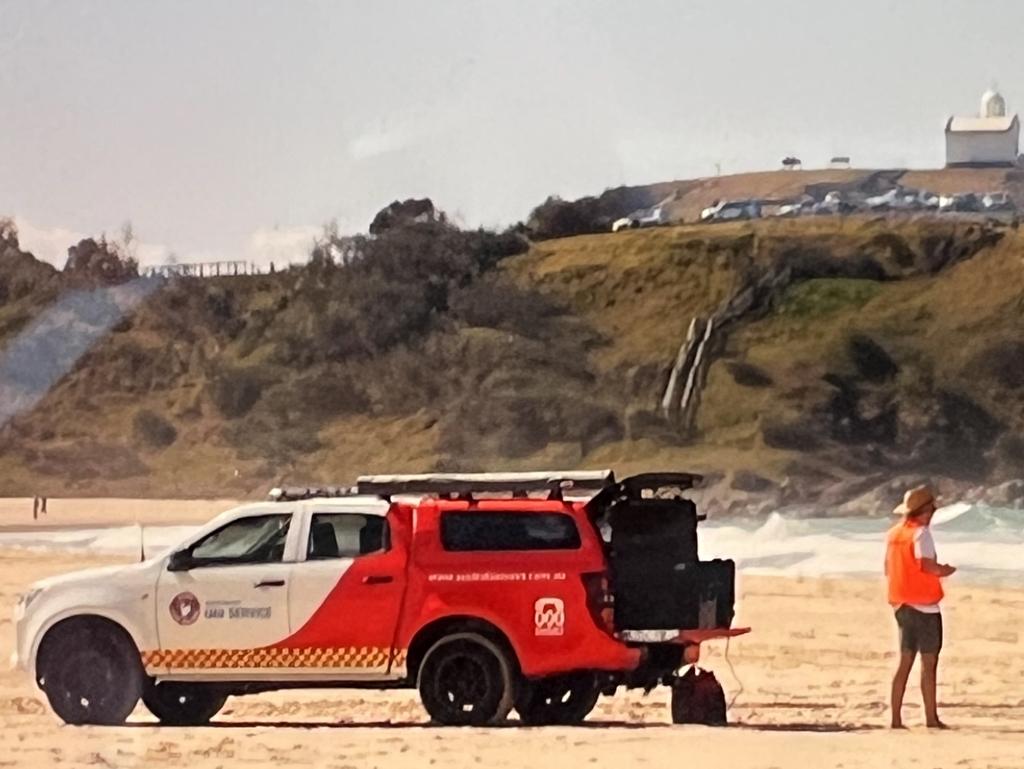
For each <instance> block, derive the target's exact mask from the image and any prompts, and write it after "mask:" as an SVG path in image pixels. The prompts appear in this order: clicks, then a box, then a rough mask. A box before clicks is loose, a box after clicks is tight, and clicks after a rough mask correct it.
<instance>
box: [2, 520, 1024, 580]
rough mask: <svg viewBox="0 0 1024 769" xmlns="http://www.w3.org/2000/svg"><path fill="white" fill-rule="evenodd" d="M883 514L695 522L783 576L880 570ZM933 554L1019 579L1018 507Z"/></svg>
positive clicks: (157, 529)
mask: <svg viewBox="0 0 1024 769" xmlns="http://www.w3.org/2000/svg"><path fill="white" fill-rule="evenodd" d="M893 520H894V519H890V518H885V519H883V518H786V517H783V516H782V515H779V514H778V513H772V514H771V515H770V516H769V517H768V518H767V519H766V520H764V521H744V522H741V523H736V522H733V521H728V522H726V521H715V520H709V521H707V522H705V523H704V524H702V525H701V528H700V554H701V558H703V559H709V558H732V559H733V560H735V561H736V565H737V568H738V569H739V570H740V572H741V573H744V574H765V575H778V576H789V577H801V576H802V577H841V576H879V577H880V576H881V574H882V561H883V558H884V554H885V532H886V530H887V529H888V527H889V526H891V525H892V523H893ZM194 530H195V527H193V526H147V527H146V528H145V530H144V531H142V532H141V533H140V529H139V527H138V526H135V525H131V526H119V527H111V528H93V529H87V528H82V529H62V530H45V529H39V530H35V531H19V532H3V531H0V547H22V548H31V549H38V550H67V551H93V552H103V553H113V554H120V555H135V554H138V553H140V552H141V546H142V542H143V541H144V543H145V553H146V555H147V556H152V555H155V554H157V553H159V552H161V551H163V550H166V549H167V548H169V547H172V546H173V545H175V544H176V543H178V542H180V541H182V540H183V539H185V538H186V537H187V536H188V535H189V533H190V532H192V531H194ZM932 533H933V535H934V537H935V543H936V549H937V551H938V556H939V560H940V561H943V562H946V563H951V564H953V565H954V566H957V567H958V569H959V572H958V574H957V575H956V577H954V579H959V580H964V581H967V582H973V583H985V584H999V585H1003V586H1007V587H1012V586H1016V587H1024V510H1008V509H1002V508H992V507H986V506H983V505H967V504H954V505H950V506H948V507H944V508H942V509H941V510H939V511H938V513H936V515H935V519H934V520H933V522H932Z"/></svg>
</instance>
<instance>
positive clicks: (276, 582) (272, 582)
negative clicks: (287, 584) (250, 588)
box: [254, 579, 284, 587]
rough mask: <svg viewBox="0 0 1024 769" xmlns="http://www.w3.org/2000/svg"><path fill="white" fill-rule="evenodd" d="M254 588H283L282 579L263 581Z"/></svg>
mask: <svg viewBox="0 0 1024 769" xmlns="http://www.w3.org/2000/svg"><path fill="white" fill-rule="evenodd" d="M254 587H284V580H283V579H265V580H262V581H261V582H257V583H256V584H255V585H254Z"/></svg>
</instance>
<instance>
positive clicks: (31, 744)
mask: <svg viewBox="0 0 1024 769" xmlns="http://www.w3.org/2000/svg"><path fill="white" fill-rule="evenodd" d="M28 501H29V504H31V500H28ZM218 504H219V503H202V504H201V503H185V506H184V507H178V508H177V510H178V512H177V513H176V514H175V515H170V516H169V517H168V512H169V511H168V510H162V511H161V512H162V513H164V516H163V517H161V518H160V520H163V521H169V522H174V523H186V522H195V521H197V520H202V519H204V518H205V517H207V516H208V515H209V514H210V513H212V512H215V511H216V510H218V509H223V505H221V506H220V507H218ZM87 507H88V506H87ZM115 507H116V505H110V504H105V505H99V506H96V505H94V506H93V508H92V509H93V512H92V513H90V512H89V511H88V510H86V509H85V508H83V509H82V510H80V511H79V512H78V513H77V514H76V513H73V512H72V511H71V508H70V507H69V510H68V511H66V513H65V514H60V513H59V512H58V510H57V508H51V510H53V511H54V512H53V513H52V517H51V518H50V520H49V521H48V524H49V525H61V522H62V521H63V525H67V524H68V518H72V519H74V520H73V521H71V523H77V524H81V523H83V522H85V519H87V520H88V523H89V524H90V525H112V524H116V523H118V522H121V523H124V522H126V520H125V518H124V517H122V515H125V514H126V513H125V512H124V511H126V510H128V509H129V508H131V509H133V510H134V509H139V506H138V504H134V505H124V508H123V510H120V511H115V510H114V508H115ZM149 509H153V506H150V508H149ZM96 511H99V512H96ZM103 511H105V513H104V512H103ZM28 513H29V518H30V517H31V506H29V508H28ZM101 513H102V514H101ZM17 517H18V518H19V521H17V522H15V521H13V520H12V518H11V517H10V516H5V520H4V523H5V524H6V525H7V526H11V525H14V524H15V523H18V524H20V523H22V521H21V520H20V519H21V518H23V517H24V515H23V511H21V509H20V508H19V512H18V516H17ZM131 520H132V519H130V518H129V519H127V521H131ZM123 558H124V556H120V557H118V556H113V555H100V554H92V553H74V552H66V551H48V550H38V549H13V548H12V549H5V550H0V659H2V660H4V661H6V660H7V659H8V658H9V656H10V653H11V651H12V647H13V626H12V623H11V612H12V609H13V604H14V600H15V596H16V594H17V593H18V592H19V591H21V590H22V589H24V588H25V586H26V585H28V584H29V583H30V582H32V581H33V580H36V579H39V578H42V577H44V576H48V575H51V574H57V573H61V572H67V571H71V570H73V569H77V568H84V567H88V566H94V565H100V564H105V563H113V562H118V560H123ZM739 588H740V601H739V616H738V622H739V623H741V624H745V625H746V624H749V625H751V626H753V628H754V632H753V633H752V634H750V635H749V636H746V637H743V638H739V639H735V640H733V641H732V643H731V645H730V646H729V648H728V659H726V657H725V652H726V649H725V644H724V643H722V642H718V643H715V644H709V645H707V646H706V647H705V658H704V664H705V665H706V666H707V667H710V668H711V669H713V670H715V671H716V672H717V673H718V675H719V677H720V679H721V681H722V683H723V685H724V686H725V688H726V691H727V695H728V696H729V697H730V698H731V699H734V702H733V705H732V708H731V710H730V718H731V720H732V722H733V724H732V725H731V726H730V727H729V728H726V729H712V728H707V727H690V726H674V725H672V724H671V723H670V721H669V714H668V706H667V693H666V692H663V691H656V692H654V693H652V694H650V695H648V696H644V695H642V693H639V692H631V693H629V694H625V693H622V694H620V695H618V696H616V697H614V698H605V699H603V700H602V702H601V704H600V705H599V707H598V709H597V710H596V711H595V712H594V713H593V714H592V716H591V717H590V719H589V720H588V722H587V723H586V724H585V725H584V726H582V727H575V728H565V727H559V728H550V727H549V728H531V729H526V728H521V727H519V726H518V725H517V724H516V722H514V721H513V722H510V725H509V726H508V727H504V728H491V729H443V728H435V727H431V726H429V725H428V724H427V723H426V719H425V715H424V712H423V710H422V708H421V706H420V703H419V700H418V698H417V696H416V694H415V693H414V692H412V691H401V692H366V691H342V690H337V691H334V690H314V691H286V692H278V693H271V694H263V695H256V696H251V697H244V698H234V699H232V700H230V701H229V702H228V705H227V706H226V708H225V709H224V711H223V712H222V713H221V714H220V715H219V716H218V717H217V719H216V720H215V723H214V724H213V725H211V726H209V727H204V728H167V727H159V726H157V725H156V724H155V722H154V720H153V719H152V717H150V716H149V715H148V714H147V713H145V712H144V710H143V709H142V708H141V707H140V708H139V710H138V711H137V712H136V713H135V715H134V716H133V717H132V719H131V723H130V724H129V725H128V726H126V727H123V728H94V727H67V726H63V725H61V724H60V723H59V722H58V721H57V720H56V718H55V717H54V716H53V715H52V714H51V713H50V712H49V709H48V707H47V705H46V703H45V699H44V697H43V696H42V695H41V694H40V693H39V692H38V691H36V690H35V689H34V688H33V686H32V685H31V682H29V681H28V680H26V679H25V678H24V676H23V675H22V674H21V673H19V672H17V671H12V670H8V669H6V667H5V668H4V669H3V672H2V673H0V766H16V767H30V766H31V767H41V766H57V767H78V766H94V767H95V766H98V767H137V766H147V767H150V766H182V765H187V766H189V767H191V768H192V769H214V767H220V766H235V765H245V766H251V767H261V766H267V767H269V766H318V767H319V766H323V767H330V768H332V769H344V768H346V767H353V768H355V767H359V768H360V769H363V768H364V767H417V769H420V768H421V767H424V766H439V767H445V769H458V768H459V767H474V766H483V767H543V766H550V765H552V763H553V762H555V761H557V762H558V763H559V764H561V765H564V766H567V767H570V766H571V767H575V766H632V765H636V766H649V767H678V766H680V765H697V766H701V767H709V768H711V769H715V768H717V767H722V769H725V768H726V767H728V769H741V768H742V767H759V768H760V769H765V768H767V767H779V768H782V767H795V766H799V767H814V769H820V768H822V767H844V769H856V768H858V767H880V766H898V767H904V766H905V767H915V768H917V769H928V768H929V767H1006V768H1007V769H1009V768H1010V767H1020V766H1021V765H1022V764H1024V759H1022V756H1024V714H1022V713H1024V648H1022V646H1021V637H1022V631H1024V590H1020V589H1015V588H1010V587H998V586H984V587H981V586H976V585H972V584H969V583H966V582H958V581H957V580H956V579H954V580H952V581H951V582H950V583H949V586H948V594H949V596H948V603H947V607H946V614H945V616H946V631H947V633H946V637H947V646H946V650H945V651H944V654H943V657H942V660H943V661H942V667H941V669H940V683H939V697H940V702H941V707H942V709H943V716H944V718H945V719H946V721H947V722H948V723H949V724H950V725H951V726H952V727H953V728H952V729H950V730H949V731H947V732H942V733H936V732H931V731H927V730H925V729H924V728H923V726H922V725H921V722H922V720H923V719H922V714H921V709H920V706H919V694H918V691H917V689H916V685H917V677H916V674H915V675H914V677H913V678H912V688H911V690H910V691H909V692H908V704H907V707H906V711H905V719H906V721H907V723H908V725H909V726H910V729H909V731H907V732H903V733H893V732H891V731H890V730H888V729H887V728H885V727H886V724H887V721H888V714H887V712H886V705H885V703H886V700H887V697H888V692H887V690H888V682H889V677H890V675H891V668H892V667H893V665H894V659H895V652H894V648H895V627H894V623H893V620H892V617H891V613H890V611H889V609H888V607H887V606H886V605H885V603H884V600H883V598H882V589H881V585H880V582H879V581H873V580H864V579H800V578H783V577H765V576H749V575H744V576H742V577H741V581H740V585H739ZM730 665H731V669H730Z"/></svg>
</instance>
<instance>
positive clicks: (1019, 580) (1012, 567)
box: [700, 504, 1024, 586]
mask: <svg viewBox="0 0 1024 769" xmlns="http://www.w3.org/2000/svg"><path fill="white" fill-rule="evenodd" d="M893 522H894V519H877V518H799V519H792V518H784V517H783V516H781V515H779V514H777V513H773V514H772V515H770V516H769V517H768V519H767V520H766V521H764V523H761V524H757V523H746V524H740V525H736V524H731V523H716V522H712V521H709V522H708V523H706V524H705V525H704V526H703V527H702V528H701V535H700V547H701V557H702V558H733V559H734V560H735V561H736V565H737V567H738V568H739V569H740V570H741V571H742V572H744V573H748V574H773V575H780V576H806V577H823V576H867V575H873V576H880V575H881V574H882V562H883V559H884V555H885V545H884V542H885V532H886V530H887V529H888V527H889V526H891V525H892V524H893ZM932 532H933V534H934V537H935V542H936V549H937V551H938V555H939V559H940V560H941V561H944V562H948V563H952V564H954V565H955V566H957V567H958V568H959V570H960V573H959V577H960V578H962V579H965V580H969V581H972V582H979V581H981V582H998V583H1000V584H1007V585H1019V586H1024V557H1022V556H1021V553H1022V545H1024V511H1020V510H1006V509H1001V508H991V507H985V506H981V505H966V504H955V505H950V506H949V507H946V508H943V509H942V510H940V511H939V512H938V513H936V515H935V518H934V520H933V521H932Z"/></svg>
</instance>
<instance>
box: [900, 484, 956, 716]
mask: <svg viewBox="0 0 1024 769" xmlns="http://www.w3.org/2000/svg"><path fill="white" fill-rule="evenodd" d="M936 509H937V502H936V499H935V495H934V494H933V493H932V492H931V490H930V489H929V488H928V487H927V486H918V487H917V488H915V489H911V490H910V491H908V492H907V493H906V494H905V495H904V496H903V503H902V504H900V505H899V506H898V507H897V508H896V509H895V510H893V513H894V514H895V515H900V516H902V520H901V521H900V522H899V523H897V524H896V525H895V526H893V527H892V528H891V529H889V535H888V538H887V541H886V550H885V576H886V578H887V580H888V583H889V603H890V604H891V605H892V607H893V609H895V611H896V624H897V626H898V627H899V633H900V662H899V667H898V668H897V669H896V674H895V675H894V676H893V679H892V728H893V729H902V728H903V694H904V692H905V691H906V688H907V679H908V678H909V677H910V669H911V668H912V667H913V666H914V659H915V657H917V655H918V654H919V653H920V655H921V696H922V697H923V699H924V713H925V723H926V724H927V725H928V727H930V728H933V729H944V728H945V724H943V723H942V721H940V720H939V711H938V704H937V701H936V694H935V689H936V686H935V681H936V671H937V670H938V666H939V651H940V650H941V649H942V614H941V613H940V611H939V602H940V601H941V600H942V596H943V593H942V582H941V580H940V578H941V577H948V576H949V575H950V574H952V573H953V572H955V571H956V569H955V568H954V567H952V566H949V565H947V564H942V563H939V562H938V560H937V556H936V554H935V541H934V540H933V539H932V533H931V531H930V530H929V528H928V524H930V523H931V520H932V516H933V515H935V510H936Z"/></svg>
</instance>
